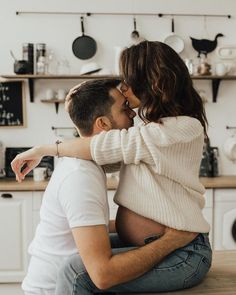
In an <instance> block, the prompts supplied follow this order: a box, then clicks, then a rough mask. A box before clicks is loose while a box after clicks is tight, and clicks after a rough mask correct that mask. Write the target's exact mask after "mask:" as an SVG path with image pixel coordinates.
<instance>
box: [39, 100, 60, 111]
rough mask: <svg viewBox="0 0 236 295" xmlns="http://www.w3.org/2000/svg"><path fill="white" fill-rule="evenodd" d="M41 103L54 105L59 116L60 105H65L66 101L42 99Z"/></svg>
mask: <svg viewBox="0 0 236 295" xmlns="http://www.w3.org/2000/svg"><path fill="white" fill-rule="evenodd" d="M40 101H41V102H43V103H54V105H55V109H56V113H57V114H58V109H59V104H60V103H63V104H64V103H65V100H64V99H56V98H54V99H41V100H40Z"/></svg>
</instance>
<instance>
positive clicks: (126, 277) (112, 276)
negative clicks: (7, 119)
mask: <svg viewBox="0 0 236 295" xmlns="http://www.w3.org/2000/svg"><path fill="white" fill-rule="evenodd" d="M118 85H119V81H118V80H98V81H90V82H86V83H84V84H82V85H80V86H78V87H75V88H74V89H72V91H70V93H69V96H68V97H67V102H66V104H67V105H66V107H67V109H68V111H69V114H70V117H71V119H72V120H73V122H74V124H75V125H76V127H77V128H78V129H79V132H80V134H81V135H82V136H83V137H87V136H92V135H94V134H97V133H99V132H101V131H103V130H104V131H108V130H110V129H112V128H116V129H122V128H126V129H127V128H129V127H131V126H132V124H133V118H134V116H135V113H134V112H133V111H132V110H131V109H130V108H129V105H128V104H127V101H126V99H125V98H124V96H123V95H122V94H121V93H120V92H119V90H118V89H117V88H116V87H117V86H118ZM26 153H27V152H26ZM12 165H13V170H14V169H15V167H14V161H13V164H12ZM28 166H29V167H28V169H30V168H32V167H31V166H30V163H28ZM40 218H41V220H40V223H39V226H38V228H37V231H36V235H35V238H34V240H33V242H32V243H31V245H30V247H29V252H30V254H31V256H32V257H31V262H30V265H29V270H28V274H27V276H26V278H25V280H24V282H23V284H22V287H23V289H24V291H25V294H28V295H30V294H32V295H33V294H35V295H36V294H54V293H55V285H56V282H57V283H58V286H57V287H58V288H57V294H61V295H62V294H63V295H64V294H72V284H73V282H70V281H67V283H66V282H65V280H64V276H66V275H67V274H68V275H69V272H71V271H72V272H73V271H74V270H73V269H71V268H70V269H69V270H68V273H67V271H66V272H64V271H61V273H60V275H61V277H60V278H59V279H58V280H57V272H58V269H59V268H60V267H61V266H62V264H63V262H64V261H65V260H66V259H67V258H68V257H69V256H70V255H72V254H76V253H77V252H79V254H80V256H78V255H77V256H76V258H77V259H79V261H78V260H76V263H77V262H78V266H81V263H82V262H81V259H82V261H83V263H84V264H85V266H86V269H87V271H88V273H89V276H90V278H91V279H92V281H93V283H94V286H93V290H94V292H95V291H98V292H99V291H100V290H101V289H107V288H109V287H111V286H113V285H117V284H121V283H123V282H126V281H130V280H132V279H135V278H137V277H139V276H141V275H143V274H144V273H145V272H147V271H148V270H149V269H151V268H152V267H153V266H154V265H155V264H157V263H158V262H159V261H161V260H162V259H163V258H164V257H165V256H166V255H168V254H169V253H171V252H172V251H173V250H175V249H176V248H179V247H181V246H184V245H185V244H187V243H189V242H190V241H191V240H192V239H193V237H194V236H193V235H189V234H188V233H180V232H177V231H174V230H173V231H172V230H169V231H168V232H167V233H166V234H165V235H164V236H163V237H161V238H160V239H159V240H156V241H154V242H153V243H150V244H148V245H146V246H143V247H141V248H137V249H135V248H120V247H121V246H122V247H124V245H122V243H121V242H120V241H119V240H118V238H117V237H113V238H112V239H111V241H110V239H109V235H108V224H109V208H108V201H107V195H106V178H105V174H104V172H103V170H102V168H101V167H99V166H97V165H96V164H95V163H94V162H92V161H85V160H79V159H74V158H72V159H69V158H62V159H61V161H60V163H59V164H58V165H57V167H56V169H55V171H54V173H53V176H52V178H51V180H50V182H49V185H48V187H47V189H46V191H45V194H44V197H43V203H42V207H41V210H40ZM111 245H112V246H113V247H114V248H116V249H115V250H114V253H117V255H113V254H112V250H111ZM131 249H132V250H131ZM126 250H131V251H128V252H124V251H126ZM80 257H81V259H80ZM67 265H68V264H67ZM83 274H84V273H83ZM74 275H75V274H74V273H73V274H72V277H74ZM76 278H77V279H78V278H79V273H76ZM151 279H153V276H151V277H150V280H151ZM78 292H79V291H78ZM83 292H84V291H83ZM81 294H82V293H81ZM84 294H85V293H84ZM88 294H90V293H88Z"/></svg>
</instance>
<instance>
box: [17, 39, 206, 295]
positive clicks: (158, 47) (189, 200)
mask: <svg viewBox="0 0 236 295" xmlns="http://www.w3.org/2000/svg"><path fill="white" fill-rule="evenodd" d="M120 65H121V75H122V78H123V79H124V83H123V84H122V86H121V91H122V92H123V94H124V95H125V97H126V98H127V100H128V102H129V103H130V106H131V107H133V108H135V107H138V114H139V116H140V118H141V119H142V120H143V124H142V125H140V126H134V127H131V128H129V129H128V130H121V131H119V130H111V131H109V132H102V133H101V134H99V135H96V136H94V137H93V138H90V139H87V140H86V139H85V140H84V139H76V140H72V141H68V142H64V143H60V144H57V145H56V146H55V145H47V146H41V147H36V148H33V149H31V150H30V151H28V152H26V153H24V154H21V155H19V156H17V157H16V159H15V160H14V161H13V163H12V168H13V170H14V171H15V173H16V175H17V178H18V179H19V180H22V179H23V178H24V176H25V175H26V174H27V173H28V172H29V171H30V170H32V169H33V168H34V167H35V166H36V165H37V164H38V163H39V161H40V160H41V157H42V156H44V155H53V156H55V155H59V156H72V157H79V158H83V159H88V160H90V159H93V160H94V161H96V162H97V163H98V164H99V165H104V164H110V163H115V162H118V161H123V162H124V165H123V167H122V169H121V172H120V185H119V187H118V190H117V193H116V196H115V201H116V202H117V203H118V204H119V205H120V208H119V210H118V214H117V230H118V233H119V235H120V237H121V238H122V239H123V240H125V241H127V242H131V243H133V244H137V245H142V244H143V243H144V240H145V239H146V242H149V241H150V240H152V239H156V238H158V236H159V235H162V233H163V231H164V229H165V227H170V228H175V229H177V230H185V231H189V232H194V233H196V234H197V233H198V235H197V237H196V238H195V240H193V241H192V242H191V243H190V244H189V245H187V246H186V247H184V248H183V249H182V250H183V252H182V254H183V255H182V256H181V255H180V256H181V259H182V260H181V262H180V261H178V263H177V261H175V259H174V258H173V256H171V257H170V261H168V259H166V260H164V261H163V265H162V264H159V265H158V266H157V267H156V268H155V270H156V271H159V272H160V273H158V276H157V278H159V279H160V280H159V281H158V279H157V282H156V286H155V288H154V289H152V290H150V291H153V290H154V291H170V290H176V289H181V288H187V287H191V286H193V285H195V284H198V283H199V282H201V280H202V279H203V278H204V276H205V274H206V273H207V272H208V270H209V268H210V265H211V248H210V244H209V240H208V235H207V233H208V232H209V225H208V223H207V222H206V220H205V219H204V217H203V215H202V208H203V207H204V197H203V194H204V188H203V186H202V185H201V184H200V182H199V178H198V172H199V166H200V160H201V155H202V148H203V142H204V137H206V136H207V134H206V125H207V120H206V116H205V112H204V108H203V103H202V100H201V98H200V96H199V95H198V94H197V92H196V91H195V90H194V88H193V85H192V81H191V78H190V76H189V73H188V70H187V68H186V66H185V64H184V62H183V61H182V60H181V58H180V57H179V56H178V54H177V53H176V52H175V51H174V50H173V49H171V48H170V47H169V46H167V45H165V44H163V43H161V42H149V41H144V42H141V43H140V44H138V45H135V46H132V47H130V48H128V49H125V50H124V51H123V53H122V54H121V59H120ZM25 163H27V165H28V167H27V168H25V170H24V171H23V172H22V173H21V172H20V168H21V167H22V166H23V165H24V164H25ZM138 224H141V225H142V227H141V228H142V230H140V229H139V227H137V225H138ZM135 227H136V228H137V231H136V232H134V228H135ZM167 261H168V262H167ZM166 262H167V265H166V264H165V263H166ZM178 267H180V268H181V269H182V270H181V271H180V269H178ZM188 267H190V268H189V269H188V271H186V272H185V271H184V270H187V268H188ZM163 269H165V270H166V271H165V272H163ZM176 269H178V271H177V272H176ZM173 271H174V272H173ZM189 272H190V273H189ZM173 274H176V276H173ZM162 276H163V277H162ZM173 278H174V279H173ZM172 279H173V281H172V282H171V284H169V285H168V284H162V283H160V281H161V280H167V281H168V282H170V281H171V280H172ZM172 283H173V284H172ZM170 285H171V286H170ZM112 290H113V291H116V289H112ZM138 290H140V289H138Z"/></svg>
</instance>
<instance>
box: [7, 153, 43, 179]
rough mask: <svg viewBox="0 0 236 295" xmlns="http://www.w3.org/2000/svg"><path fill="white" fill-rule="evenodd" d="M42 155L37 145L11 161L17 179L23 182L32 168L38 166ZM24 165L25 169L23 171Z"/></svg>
mask: <svg viewBox="0 0 236 295" xmlns="http://www.w3.org/2000/svg"><path fill="white" fill-rule="evenodd" d="M42 157H43V156H42V155H41V153H40V151H39V149H38V148H37V147H34V148H31V149H29V150H28V151H26V152H23V153H21V154H18V155H17V156H16V157H15V158H14V159H13V161H12V162H11V168H12V170H13V172H14V173H15V175H16V180H17V181H18V182H21V181H22V180H23V179H24V178H25V176H26V175H27V174H28V173H29V172H30V171H31V170H33V169H34V168H35V167H36V166H38V164H39V163H40V161H41V160H42ZM23 167H24V169H23V170H22V171H21V169H22V168H23Z"/></svg>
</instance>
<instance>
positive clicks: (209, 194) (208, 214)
mask: <svg viewBox="0 0 236 295" xmlns="http://www.w3.org/2000/svg"><path fill="white" fill-rule="evenodd" d="M213 195H214V191H213V189H206V192H205V206H204V208H203V215H204V217H205V218H206V220H207V222H208V223H209V224H210V227H211V229H210V232H209V240H210V243H211V246H212V247H214V245H213V236H212V233H213Z"/></svg>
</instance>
